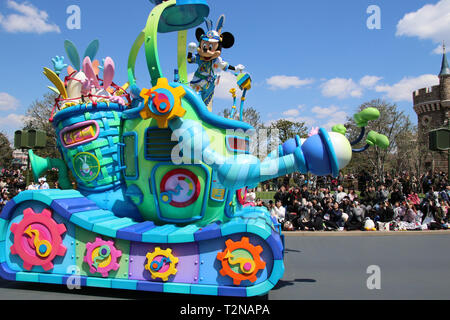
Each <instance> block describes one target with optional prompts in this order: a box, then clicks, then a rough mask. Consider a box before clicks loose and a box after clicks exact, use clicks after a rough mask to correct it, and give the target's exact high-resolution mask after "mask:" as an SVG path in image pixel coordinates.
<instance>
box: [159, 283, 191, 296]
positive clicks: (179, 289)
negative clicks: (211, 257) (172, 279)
mask: <svg viewBox="0 0 450 320" xmlns="http://www.w3.org/2000/svg"><path fill="white" fill-rule="evenodd" d="M164 292H170V293H184V294H189V293H190V289H189V284H186V283H164Z"/></svg>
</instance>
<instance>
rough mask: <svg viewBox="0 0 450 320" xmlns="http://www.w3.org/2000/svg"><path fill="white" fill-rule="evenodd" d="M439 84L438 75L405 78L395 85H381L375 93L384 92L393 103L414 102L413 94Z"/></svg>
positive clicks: (376, 88)
mask: <svg viewBox="0 0 450 320" xmlns="http://www.w3.org/2000/svg"><path fill="white" fill-rule="evenodd" d="M438 84H439V78H438V77H437V76H436V75H432V74H424V75H421V76H419V77H416V78H413V77H405V78H403V79H402V80H400V81H399V82H397V83H396V84H394V85H391V86H390V85H379V86H376V87H375V91H377V92H384V93H386V96H387V97H388V98H390V99H392V100H393V101H412V93H413V92H414V91H416V90H418V89H421V88H427V87H432V86H435V85H438Z"/></svg>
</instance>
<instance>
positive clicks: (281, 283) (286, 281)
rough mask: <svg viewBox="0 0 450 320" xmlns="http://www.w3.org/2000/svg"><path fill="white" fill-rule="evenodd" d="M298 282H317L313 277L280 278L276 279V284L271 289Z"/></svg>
mask: <svg viewBox="0 0 450 320" xmlns="http://www.w3.org/2000/svg"><path fill="white" fill-rule="evenodd" d="M299 282H303V283H315V282H317V281H316V280H314V279H294V280H280V281H278V283H277V285H276V286H275V287H274V288H273V289H272V290H279V289H281V288H283V287H287V286H293V285H295V283H299Z"/></svg>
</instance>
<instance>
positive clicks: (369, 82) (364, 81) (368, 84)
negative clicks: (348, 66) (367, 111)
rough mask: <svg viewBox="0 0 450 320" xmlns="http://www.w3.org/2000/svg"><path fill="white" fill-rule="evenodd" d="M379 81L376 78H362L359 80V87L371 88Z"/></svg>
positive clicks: (378, 78)
mask: <svg viewBox="0 0 450 320" xmlns="http://www.w3.org/2000/svg"><path fill="white" fill-rule="evenodd" d="M381 79H383V78H381V77H377V76H364V77H362V78H361V80H359V85H360V86H362V87H365V88H373V87H374V86H375V85H376V84H377V83H378V82H379V81H380V80H381Z"/></svg>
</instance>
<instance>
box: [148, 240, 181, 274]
mask: <svg viewBox="0 0 450 320" xmlns="http://www.w3.org/2000/svg"><path fill="white" fill-rule="evenodd" d="M158 256H163V257H165V258H168V259H169V260H170V262H169V264H170V266H169V269H167V270H166V271H165V272H163V273H161V272H158V271H154V270H152V268H151V264H152V263H153V262H154V261H153V260H154V259H155V258H156V257H158ZM146 257H147V264H146V265H145V270H148V271H149V272H150V273H151V274H152V279H156V278H159V279H162V280H163V281H167V280H169V276H171V275H175V274H176V273H177V272H178V270H177V269H176V268H175V265H176V264H178V258H176V257H175V256H174V255H173V254H172V249H170V248H169V249H166V250H161V248H160V247H156V248H155V251H153V252H149V253H147V255H146Z"/></svg>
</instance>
